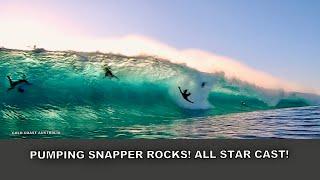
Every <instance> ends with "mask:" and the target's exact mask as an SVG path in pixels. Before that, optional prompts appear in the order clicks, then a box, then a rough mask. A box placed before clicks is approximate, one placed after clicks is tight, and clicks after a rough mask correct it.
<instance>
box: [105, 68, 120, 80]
mask: <svg viewBox="0 0 320 180" xmlns="http://www.w3.org/2000/svg"><path fill="white" fill-rule="evenodd" d="M104 76H105V77H109V78H116V79H119V78H118V77H117V76H115V75H114V74H113V73H112V71H111V69H110V67H108V66H105V67H104Z"/></svg>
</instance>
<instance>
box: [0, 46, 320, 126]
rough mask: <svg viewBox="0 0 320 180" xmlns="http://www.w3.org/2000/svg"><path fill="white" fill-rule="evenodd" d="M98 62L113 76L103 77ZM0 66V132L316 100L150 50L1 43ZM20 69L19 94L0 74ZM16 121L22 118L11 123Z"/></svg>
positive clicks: (316, 99)
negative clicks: (23, 82)
mask: <svg viewBox="0 0 320 180" xmlns="http://www.w3.org/2000/svg"><path fill="white" fill-rule="evenodd" d="M105 65H107V66H109V67H111V70H112V72H113V73H114V74H115V75H116V76H117V77H119V80H117V79H109V78H105V77H104V70H103V67H104V66H105ZM0 73H1V77H0V102H1V109H0V112H1V113H0V117H1V119H3V120H5V121H6V122H7V126H9V127H4V126H0V127H2V128H3V129H2V130H3V131H2V130H1V131H2V132H4V131H9V130H14V129H19V128H24V129H25V128H27V129H28V128H29V129H32V128H34V127H46V128H49V129H50V128H53V129H54V128H58V129H63V128H66V127H70V128H76V127H77V128H78V130H79V129H81V128H82V130H84V131H87V130H88V129H90V128H93V127H94V126H96V125H98V124H99V123H102V124H104V123H106V122H107V124H108V126H110V127H113V126H125V125H132V124H145V123H146V124H150V123H151V124H154V123H164V122H167V121H171V120H176V119H185V118H190V117H202V116H213V115H220V114H228V113H235V112H248V111H256V110H265V109H273V108H284V107H297V106H307V105H313V104H316V103H318V102H319V97H318V96H315V95H311V94H303V93H287V92H284V91H280V90H267V89H262V88H259V87H256V86H254V85H250V84H248V83H245V82H242V81H240V80H237V79H227V78H225V77H224V74H223V73H218V74H208V73H202V72H199V71H197V70H195V69H191V68H188V67H186V66H185V65H182V64H173V63H170V62H169V61H166V60H159V59H157V58H154V57H143V56H141V57H128V56H122V55H115V54H102V53H98V52H97V53H83V52H82V53H80V52H71V51H70V52H49V51H46V52H40V53H36V52H32V51H20V50H8V49H2V50H0ZM22 74H25V75H26V76H27V79H28V81H29V82H30V83H32V85H30V86H28V87H25V88H26V89H25V92H24V93H20V92H18V91H17V89H14V90H11V91H7V88H8V87H9V82H8V80H7V78H6V76H7V75H10V76H11V77H12V79H13V80H18V79H19V78H20V77H21V75H22ZM202 82H205V86H204V87H201V84H202ZM179 86H180V87H181V89H188V90H189V92H191V95H190V97H189V98H190V100H192V101H194V103H193V104H192V103H189V102H187V101H185V100H184V99H183V98H182V96H181V94H180V92H179V89H178V87H179ZM17 120H19V121H21V120H24V121H22V123H21V124H20V123H18V124H17V123H14V125H13V124H11V125H10V122H11V123H13V122H16V121H17ZM26 121H32V123H31V122H28V123H23V122H26ZM57 122H59V123H57ZM97 123H98V124H97ZM31 124H32V127H29V125H30V126H31ZM20 126H21V127H20Z"/></svg>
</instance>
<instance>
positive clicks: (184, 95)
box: [179, 87, 193, 103]
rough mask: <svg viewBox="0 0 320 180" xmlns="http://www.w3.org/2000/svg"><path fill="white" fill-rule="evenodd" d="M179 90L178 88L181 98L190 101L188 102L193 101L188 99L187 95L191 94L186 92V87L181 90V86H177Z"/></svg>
mask: <svg viewBox="0 0 320 180" xmlns="http://www.w3.org/2000/svg"><path fill="white" fill-rule="evenodd" d="M179 90H180V93H181V95H182V97H183V99H185V100H186V101H188V102H190V103H193V102H192V101H190V100H189V99H188V97H189V96H190V95H191V93H188V89H185V90H184V91H183V92H182V90H181V88H180V87H179Z"/></svg>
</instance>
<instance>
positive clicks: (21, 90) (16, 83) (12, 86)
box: [7, 75, 31, 93]
mask: <svg viewBox="0 0 320 180" xmlns="http://www.w3.org/2000/svg"><path fill="white" fill-rule="evenodd" d="M7 78H8V80H9V83H10V88H8V91H10V90H12V89H14V88H15V87H16V86H19V85H20V86H19V87H18V91H19V92H21V93H23V92H24V88H23V86H22V85H24V84H27V85H31V84H30V83H29V82H28V81H27V79H26V75H23V76H22V79H19V80H18V81H12V79H11V78H10V76H7Z"/></svg>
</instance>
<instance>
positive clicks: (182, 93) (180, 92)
mask: <svg viewBox="0 0 320 180" xmlns="http://www.w3.org/2000/svg"><path fill="white" fill-rule="evenodd" d="M178 88H179V91H180V93H181V94H183V92H182V91H181V88H180V86H179V87H178Z"/></svg>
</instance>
